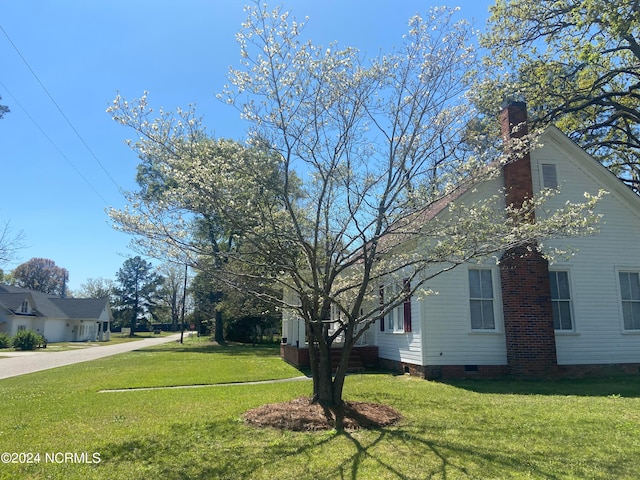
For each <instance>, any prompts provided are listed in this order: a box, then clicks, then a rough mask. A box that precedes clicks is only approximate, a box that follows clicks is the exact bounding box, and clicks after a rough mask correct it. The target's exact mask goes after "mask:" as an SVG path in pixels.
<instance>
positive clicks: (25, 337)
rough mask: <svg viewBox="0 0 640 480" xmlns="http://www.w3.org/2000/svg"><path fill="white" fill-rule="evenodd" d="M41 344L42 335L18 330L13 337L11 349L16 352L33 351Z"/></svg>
mask: <svg viewBox="0 0 640 480" xmlns="http://www.w3.org/2000/svg"><path fill="white" fill-rule="evenodd" d="M41 343H42V335H38V334H37V333H36V332H34V331H33V330H20V331H18V333H16V336H15V337H13V348H17V349H18V350H35V349H36V347H37V346H38V345H40V344H41Z"/></svg>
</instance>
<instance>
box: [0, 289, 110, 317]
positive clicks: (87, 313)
mask: <svg viewBox="0 0 640 480" xmlns="http://www.w3.org/2000/svg"><path fill="white" fill-rule="evenodd" d="M25 299H26V300H29V303H30V305H31V308H32V310H33V315H35V316H38V317H51V318H68V319H78V318H84V319H96V320H98V319H99V318H100V315H101V314H102V312H103V311H104V310H105V308H107V309H108V306H109V299H108V298H60V297H55V296H52V295H48V294H46V293H43V292H38V291H35V290H29V289H26V288H19V287H14V286H12V285H4V284H0V305H2V306H3V307H4V308H6V309H7V310H10V311H11V312H13V313H16V312H17V311H18V310H19V309H20V307H21V306H22V302H23V301H24V300H25ZM108 311H109V310H108Z"/></svg>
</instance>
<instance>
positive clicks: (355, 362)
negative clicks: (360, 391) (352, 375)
mask: <svg viewBox="0 0 640 480" xmlns="http://www.w3.org/2000/svg"><path fill="white" fill-rule="evenodd" d="M341 354H342V350H341V349H339V348H334V349H332V350H331V368H332V369H333V370H335V369H336V368H338V364H339V363H340V355H341ZM364 370H365V368H364V363H363V362H362V358H360V354H359V353H358V352H357V351H356V350H351V353H350V354H349V363H348V364H347V372H364Z"/></svg>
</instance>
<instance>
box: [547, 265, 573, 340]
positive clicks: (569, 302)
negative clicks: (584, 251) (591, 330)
mask: <svg viewBox="0 0 640 480" xmlns="http://www.w3.org/2000/svg"><path fill="white" fill-rule="evenodd" d="M559 273H564V274H566V275H567V288H568V290H569V291H568V294H569V296H568V297H567V298H553V297H554V293H553V288H552V289H551V308H552V310H553V328H554V330H555V331H556V332H558V333H570V332H575V330H576V316H575V309H574V307H573V287H572V285H571V272H570V270H569V269H567V268H563V269H560V268H559V269H553V270H549V277H551V275H555V276H556V285H558V282H557V280H558V274H559ZM549 286H550V287H551V278H549ZM558 293H559V292H558ZM561 303H564V304H567V305H568V306H569V322H570V325H571V326H570V327H569V328H562V323H560V327H561V328H557V327H556V309H554V305H560V304H561ZM557 311H558V313H560V311H561V310H560V309H559V308H558V310H557ZM562 320H563V319H562V318H561V319H560V322H562Z"/></svg>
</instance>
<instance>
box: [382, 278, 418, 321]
mask: <svg viewBox="0 0 640 480" xmlns="http://www.w3.org/2000/svg"><path fill="white" fill-rule="evenodd" d="M403 292H405V296H404V299H403V302H402V303H401V304H400V305H398V306H397V307H395V308H394V309H393V310H391V311H390V312H389V313H387V315H385V317H384V319H383V320H382V321H381V322H380V331H382V332H391V333H407V332H411V330H412V326H411V283H410V280H409V279H408V278H406V279H404V280H403V281H402V284H400V283H394V284H392V285H389V286H387V287H386V292H385V287H384V286H382V285H381V286H380V308H381V309H383V308H384V304H385V295H391V296H390V297H389V300H392V299H393V298H395V297H398V296H400V295H402V293H403Z"/></svg>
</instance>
